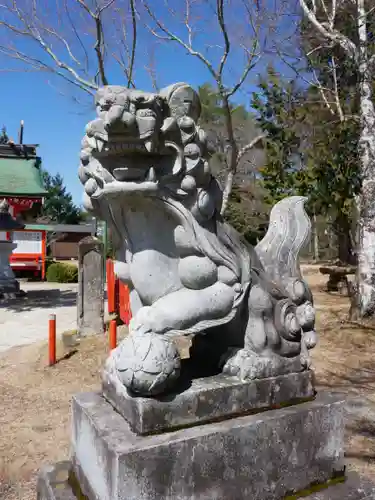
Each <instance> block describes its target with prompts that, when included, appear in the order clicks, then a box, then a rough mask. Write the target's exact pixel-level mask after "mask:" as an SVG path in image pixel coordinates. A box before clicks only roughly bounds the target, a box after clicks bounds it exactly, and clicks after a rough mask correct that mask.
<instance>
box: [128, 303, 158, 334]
mask: <svg viewBox="0 0 375 500" xmlns="http://www.w3.org/2000/svg"><path fill="white" fill-rule="evenodd" d="M152 312H153V311H152V308H151V307H150V306H144V307H141V309H139V311H138V312H137V314H136V315H135V316H134V317H133V318H132V319H131V320H130V323H129V331H130V332H131V333H136V334H145V333H149V332H152V331H154V329H153V321H152V319H153V314H152Z"/></svg>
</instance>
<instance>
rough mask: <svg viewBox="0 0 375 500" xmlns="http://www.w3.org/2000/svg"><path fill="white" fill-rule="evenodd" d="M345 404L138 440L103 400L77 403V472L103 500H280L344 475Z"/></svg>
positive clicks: (327, 399) (91, 494) (90, 397)
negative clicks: (312, 485)
mask: <svg viewBox="0 0 375 500" xmlns="http://www.w3.org/2000/svg"><path fill="white" fill-rule="evenodd" d="M343 428H344V427H343V401H341V400H337V398H334V397H331V396H329V395H326V394H322V395H320V396H319V397H318V398H317V399H316V400H315V401H312V402H308V403H302V404H300V405H296V406H291V407H288V408H283V409H278V410H270V411H267V412H263V413H259V414H255V415H249V416H245V417H237V418H233V419H230V420H225V421H222V422H217V423H212V424H205V425H196V426H193V427H190V428H185V429H181V430H178V431H174V432H168V433H163V434H156V435H154V436H139V435H136V434H135V433H133V432H132V431H131V430H130V427H129V425H128V424H127V423H126V421H125V420H124V419H123V418H122V417H121V415H119V414H118V413H117V412H115V411H114V409H113V408H112V406H111V405H110V404H109V403H107V402H106V401H105V400H104V398H103V397H101V396H100V395H97V394H93V393H88V394H81V395H79V396H76V397H75V398H74V400H73V443H72V444H73V457H72V460H73V467H74V472H75V474H76V476H77V478H78V480H79V483H80V485H81V488H82V491H83V493H84V494H85V495H86V496H87V497H88V498H89V499H90V500H94V499H101V500H104V499H105V500H125V499H126V500H141V499H142V500H159V499H165V500H176V499H177V498H179V499H186V500H187V499H191V500H193V499H194V500H195V499H198V498H199V499H207V500H208V499H217V500H219V499H223V500H224V499H237V500H245V499H246V500H247V499H252V500H255V499H257V500H275V499H283V498H284V497H285V496H286V495H288V494H292V493H295V492H298V491H301V490H304V489H305V488H307V487H308V486H310V485H311V484H314V483H325V482H327V481H329V480H331V479H332V478H336V477H337V476H343V475H344V465H343V445H344V443H343Z"/></svg>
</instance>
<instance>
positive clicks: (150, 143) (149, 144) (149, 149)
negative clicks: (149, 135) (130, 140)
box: [144, 141, 153, 153]
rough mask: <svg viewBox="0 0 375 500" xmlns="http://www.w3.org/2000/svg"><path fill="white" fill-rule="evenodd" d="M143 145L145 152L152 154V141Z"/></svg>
mask: <svg viewBox="0 0 375 500" xmlns="http://www.w3.org/2000/svg"><path fill="white" fill-rule="evenodd" d="M144 145H145V148H146V149H147V151H148V152H149V153H152V150H153V144H152V141H145V143H144Z"/></svg>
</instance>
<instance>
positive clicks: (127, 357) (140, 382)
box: [114, 333, 181, 396]
mask: <svg viewBox="0 0 375 500" xmlns="http://www.w3.org/2000/svg"><path fill="white" fill-rule="evenodd" d="M114 360H115V361H114V362H115V368H116V371H117V374H118V377H119V379H120V381H121V382H122V384H124V385H125V387H126V388H127V389H129V390H130V391H131V392H134V393H137V394H140V395H142V396H155V395H157V394H161V393H163V392H166V391H167V390H169V389H171V388H172V387H173V385H174V384H175V383H176V381H177V379H178V377H179V375H180V368H181V359H180V355H179V353H178V350H177V348H176V346H175V344H174V342H173V341H172V340H170V339H169V338H167V337H163V336H162V335H157V334H155V333H144V334H139V333H131V334H130V335H129V336H128V337H127V338H126V339H125V340H123V341H122V342H121V344H120V345H119V347H118V348H117V349H116V351H115V352H114Z"/></svg>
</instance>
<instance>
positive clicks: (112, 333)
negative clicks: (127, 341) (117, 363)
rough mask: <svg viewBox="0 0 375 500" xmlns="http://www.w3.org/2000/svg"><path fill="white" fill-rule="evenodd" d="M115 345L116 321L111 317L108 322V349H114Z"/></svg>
mask: <svg viewBox="0 0 375 500" xmlns="http://www.w3.org/2000/svg"><path fill="white" fill-rule="evenodd" d="M116 347H117V321H116V320H115V319H111V321H110V322H109V349H110V350H111V351H112V349H116Z"/></svg>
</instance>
